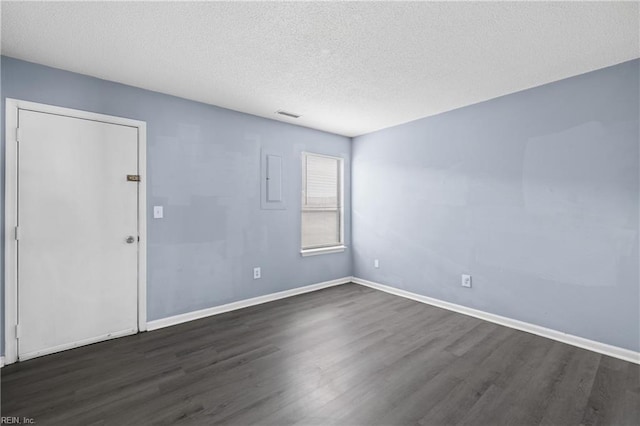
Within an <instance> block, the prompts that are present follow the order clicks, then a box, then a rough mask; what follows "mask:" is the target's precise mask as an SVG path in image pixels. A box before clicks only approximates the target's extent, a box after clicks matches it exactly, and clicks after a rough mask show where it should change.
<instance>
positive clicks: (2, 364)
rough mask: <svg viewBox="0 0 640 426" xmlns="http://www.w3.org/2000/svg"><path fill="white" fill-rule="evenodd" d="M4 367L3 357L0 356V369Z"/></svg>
mask: <svg viewBox="0 0 640 426" xmlns="http://www.w3.org/2000/svg"><path fill="white" fill-rule="evenodd" d="M2 367H4V357H3V356H0V368H2Z"/></svg>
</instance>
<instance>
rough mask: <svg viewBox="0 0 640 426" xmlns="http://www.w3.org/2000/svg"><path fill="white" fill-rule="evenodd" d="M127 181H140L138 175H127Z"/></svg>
mask: <svg viewBox="0 0 640 426" xmlns="http://www.w3.org/2000/svg"><path fill="white" fill-rule="evenodd" d="M127 181H129V182H140V175H127Z"/></svg>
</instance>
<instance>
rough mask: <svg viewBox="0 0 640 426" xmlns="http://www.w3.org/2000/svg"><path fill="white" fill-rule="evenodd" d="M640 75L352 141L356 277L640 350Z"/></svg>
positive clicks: (511, 98)
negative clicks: (465, 282) (469, 280)
mask: <svg viewBox="0 0 640 426" xmlns="http://www.w3.org/2000/svg"><path fill="white" fill-rule="evenodd" d="M639 68H640V61H638V60H635V61H631V62H626V63H623V64H620V65H617V66H613V67H610V68H605V69H602V70H598V71H595V72H591V73H588V74H584V75H580V76H577V77H573V78H569V79H566V80H562V81H559V82H556V83H552V84H548V85H545V86H541V87H536V88H534V89H531V90H526V91H523V92H519V93H515V94H512V95H508V96H504V97H501V98H497V99H493V100H490V101H487V102H483V103H480V104H476V105H472V106H469V107H465V108H461V109H458V110H455V111H451V112H447V113H444V114H440V115H437V116H433V117H429V118H425V119H421V120H418V121H414V122H411V123H408V124H404V125H400V126H397V127H393V128H389V129H385V130H381V131H378V132H375V133H372V134H368V135H364V136H360V137H357V138H355V139H354V146H353V159H352V162H353V163H352V179H353V183H352V190H353V194H352V202H353V210H352V217H353V223H354V227H353V242H354V247H355V251H354V275H355V276H357V277H361V278H364V279H368V280H372V281H377V282H380V283H383V284H387V285H390V286H394V287H397V288H401V289H405V290H408V291H412V292H415V293H419V294H423V295H427V296H431V297H435V298H438V299H442V300H446V301H449V302H453V303H457V304H461V305H465V306H469V307H472V308H476V309H480V310H483V311H487V312H491V313H495V314H499V315H504V316H506V317H510V318H515V319H519V320H522V321H527V322H530V323H534V324H538V325H541V326H545V327H549V328H552V329H556V330H560V331H563V332H566V333H570V334H574V335H578V336H582V337H586V338H589V339H593V340H596V341H600V342H605V343H609V344H612V345H616V346H620V347H623V348H628V349H631V350H635V351H638V350H640V312H639V311H640V308H639V305H640V284H639V276H638V269H639V264H638V257H639V253H638V221H639V216H638V202H639V199H638V193H639V184H638V181H639V172H640V169H639V167H638V162H639V159H638V156H639V144H640V142H639V141H640V135H639V130H638V129H639V126H640V123H639V118H638V117H639V116H640V110H639V105H638V104H639V96H640V95H639V93H640V90H639V89H640V88H639V83H638V82H639V80H640V73H639ZM390 105H391V104H390ZM374 259H380V268H379V269H375V268H374V267H373V260H374ZM463 273H468V274H472V276H473V288H472V289H465V288H463V287H461V285H460V281H461V278H460V275H461V274H463Z"/></svg>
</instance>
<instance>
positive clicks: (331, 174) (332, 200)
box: [302, 153, 342, 250]
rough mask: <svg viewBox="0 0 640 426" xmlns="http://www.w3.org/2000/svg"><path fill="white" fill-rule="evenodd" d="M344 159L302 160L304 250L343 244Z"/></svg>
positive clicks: (311, 157)
mask: <svg viewBox="0 0 640 426" xmlns="http://www.w3.org/2000/svg"><path fill="white" fill-rule="evenodd" d="M341 203H342V159H340V158H334V157H326V156H322V155H316V154H309V153H305V154H303V158H302V249H303V250H304V249H314V248H322V247H332V246H339V245H342V205H341Z"/></svg>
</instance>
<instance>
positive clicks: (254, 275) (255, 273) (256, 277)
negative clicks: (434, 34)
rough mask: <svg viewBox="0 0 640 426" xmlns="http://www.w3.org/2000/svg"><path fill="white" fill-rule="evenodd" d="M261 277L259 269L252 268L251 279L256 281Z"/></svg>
mask: <svg viewBox="0 0 640 426" xmlns="http://www.w3.org/2000/svg"><path fill="white" fill-rule="evenodd" d="M260 277H261V272H260V268H253V279H254V280H257V279H258V278H260Z"/></svg>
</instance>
